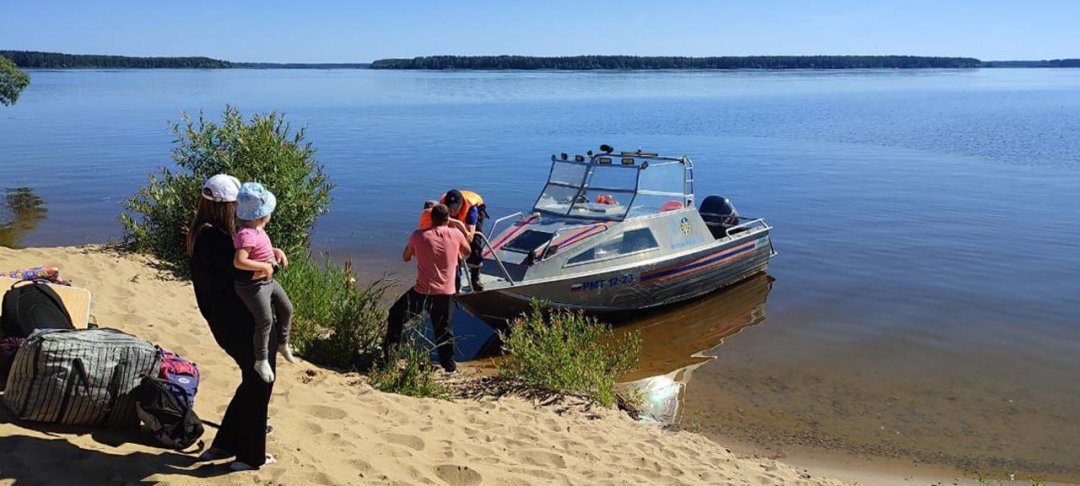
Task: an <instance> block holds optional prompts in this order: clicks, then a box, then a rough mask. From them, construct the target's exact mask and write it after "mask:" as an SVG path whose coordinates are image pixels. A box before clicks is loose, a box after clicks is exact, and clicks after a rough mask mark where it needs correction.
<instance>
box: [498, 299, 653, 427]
mask: <svg viewBox="0 0 1080 486" xmlns="http://www.w3.org/2000/svg"><path fill="white" fill-rule="evenodd" d="M499 336H500V337H501V338H502V341H503V353H504V354H505V355H506V356H505V358H504V359H503V360H502V361H500V362H499V363H498V364H497V367H498V370H499V372H500V373H502V374H504V375H507V376H510V377H513V378H518V379H520V380H522V381H523V382H525V383H526V384H528V385H530V386H534V387H537V388H541V389H546V390H550V391H553V392H558V393H575V394H582V395H586V396H589V397H592V398H594V399H595V400H596V401H598V402H600V403H601V404H603V405H606V406H611V405H614V404H615V401H616V396H615V380H616V379H618V377H619V376H620V375H622V374H623V373H625V372H627V371H629V370H631V369H633V368H635V367H636V366H637V360H638V352H639V350H640V348H641V335H640V334H639V333H636V332H634V333H628V334H625V335H623V336H622V337H621V338H616V336H615V334H614V333H613V332H612V330H611V328H610V327H609V326H607V325H605V324H601V323H599V322H597V321H596V320H595V319H593V318H589V317H585V316H584V315H583V314H582V313H580V312H571V311H567V310H548V309H545V308H544V307H543V306H542V305H541V304H540V303H536V302H534V303H533V306H532V310H531V311H530V312H529V313H528V314H526V315H525V316H522V317H519V318H517V319H515V320H514V321H512V322H511V323H510V327H509V332H505V333H504V332H501V331H500V332H499Z"/></svg>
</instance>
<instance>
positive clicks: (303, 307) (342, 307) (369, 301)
mask: <svg viewBox="0 0 1080 486" xmlns="http://www.w3.org/2000/svg"><path fill="white" fill-rule="evenodd" d="M274 278H276V279H277V280H278V282H280V283H281V285H282V287H284V288H285V291H286V292H288V293H289V300H291V301H292V303H293V308H294V311H293V321H292V329H291V331H290V333H289V340H290V341H291V343H292V345H293V348H294V349H295V350H296V352H297V353H298V354H300V355H302V356H303V357H304V358H306V359H307V360H308V361H311V362H313V363H318V364H322V365H327V366H333V367H337V368H351V367H352V366H353V363H354V360H355V359H356V358H357V357H358V356H359V357H365V356H366V357H368V358H369V359H370V357H373V356H375V355H376V354H377V353H381V344H382V337H383V334H384V333H385V329H386V309H385V308H384V307H383V306H382V305H380V301H381V299H382V297H383V294H384V293H385V292H386V290H387V288H388V286H389V285H388V284H387V283H385V282H384V281H382V280H377V281H375V282H371V283H368V284H365V285H357V284H356V279H355V276H354V274H353V272H352V269H351V266H350V265H348V264H346V265H345V266H338V265H336V264H334V262H332V261H331V260H330V257H329V255H324V260H323V262H322V264H319V263H317V262H315V261H314V259H313V258H311V257H310V256H308V253H307V252H303V253H300V254H298V255H290V256H289V267H288V268H286V269H284V270H282V271H280V272H279V273H275V274H274Z"/></svg>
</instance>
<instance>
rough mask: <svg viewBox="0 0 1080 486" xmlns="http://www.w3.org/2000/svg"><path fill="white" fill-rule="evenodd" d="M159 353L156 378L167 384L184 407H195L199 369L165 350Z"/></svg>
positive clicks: (188, 361)
mask: <svg viewBox="0 0 1080 486" xmlns="http://www.w3.org/2000/svg"><path fill="white" fill-rule="evenodd" d="M158 349H159V350H160V351H161V372H160V373H159V375H158V377H159V378H161V379H162V380H164V381H165V382H167V383H169V384H170V385H171V386H170V389H171V390H173V391H174V392H175V393H176V398H179V399H180V400H181V401H183V402H184V404H185V405H187V406H188V408H190V407H194V406H195V394H196V393H198V392H199V367H198V366H197V365H196V364H195V363H194V362H192V361H191V360H189V359H186V358H183V357H181V356H180V355H177V354H176V353H174V352H172V351H169V350H167V349H162V348H161V347H160V346H158Z"/></svg>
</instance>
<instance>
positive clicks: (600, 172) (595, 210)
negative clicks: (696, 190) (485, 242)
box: [534, 160, 693, 220]
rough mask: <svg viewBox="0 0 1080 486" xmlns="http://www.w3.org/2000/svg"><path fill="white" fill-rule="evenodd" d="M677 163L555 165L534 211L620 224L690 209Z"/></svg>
mask: <svg viewBox="0 0 1080 486" xmlns="http://www.w3.org/2000/svg"><path fill="white" fill-rule="evenodd" d="M692 197H693V190H692V189H691V188H690V187H689V186H688V181H687V178H686V173H685V169H684V166H683V163H682V162H680V161H650V164H641V163H635V164H632V165H630V164H628V165H623V164H618V163H589V162H577V161H568V160H555V161H553V162H552V165H551V175H550V176H549V177H548V183H547V185H546V186H544V191H543V192H542V193H541V194H540V197H539V199H537V201H536V204H535V206H534V209H535V210H536V211H543V212H547V213H551V214H555V215H559V216H571V217H575V218H585V219H600V220H622V219H625V218H627V217H639V216H647V215H650V214H657V213H660V212H664V211H671V210H676V209H682V208H684V207H686V205H688V204H692V202H691V201H692Z"/></svg>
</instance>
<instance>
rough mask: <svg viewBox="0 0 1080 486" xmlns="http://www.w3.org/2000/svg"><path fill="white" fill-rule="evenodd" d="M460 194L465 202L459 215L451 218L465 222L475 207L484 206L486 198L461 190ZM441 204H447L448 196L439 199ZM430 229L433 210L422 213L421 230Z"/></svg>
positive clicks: (453, 215) (452, 215)
mask: <svg viewBox="0 0 1080 486" xmlns="http://www.w3.org/2000/svg"><path fill="white" fill-rule="evenodd" d="M460 192H461V196H462V199H464V201H462V203H461V209H459V210H458V213H457V214H451V215H450V217H451V218H454V219H456V220H458V221H462V222H464V221H465V218H467V217H469V210H470V209H472V208H473V207H474V206H480V205H481V204H484V198H482V197H480V195H479V194H477V193H475V192H472V191H466V190H464V189H460ZM439 202H442V203H443V204H446V194H443V196H442V198H440V199H439ZM430 227H431V210H430V209H425V210H423V211H422V212H421V213H420V229H424V228H430Z"/></svg>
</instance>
